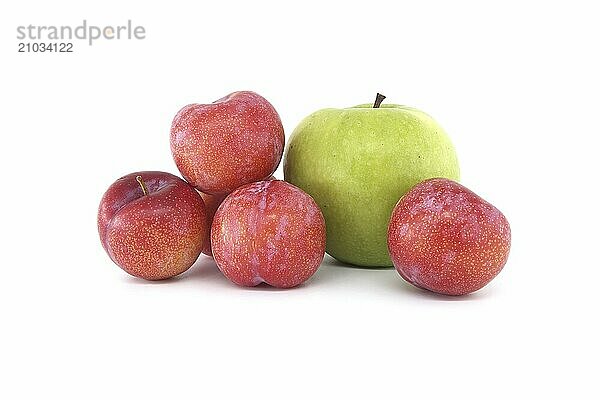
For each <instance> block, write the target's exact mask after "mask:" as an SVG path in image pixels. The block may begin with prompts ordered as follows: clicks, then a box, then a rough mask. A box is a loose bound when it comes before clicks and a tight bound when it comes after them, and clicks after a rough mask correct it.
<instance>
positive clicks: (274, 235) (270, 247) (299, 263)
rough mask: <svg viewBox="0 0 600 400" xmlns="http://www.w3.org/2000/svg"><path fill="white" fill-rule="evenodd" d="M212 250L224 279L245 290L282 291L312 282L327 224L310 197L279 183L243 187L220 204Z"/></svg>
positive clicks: (293, 187)
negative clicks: (264, 287)
mask: <svg viewBox="0 0 600 400" xmlns="http://www.w3.org/2000/svg"><path fill="white" fill-rule="evenodd" d="M211 244H212V251H213V256H214V259H215V262H216V263H217V266H218V267H219V269H220V270H221V271H222V272H223V274H224V275H225V276H226V277H227V278H228V279H229V280H231V281H232V282H234V283H236V284H238V285H241V286H256V285H258V284H260V283H262V282H265V283H267V284H269V285H271V286H275V287H278V288H289V287H294V286H297V285H299V284H301V283H303V282H305V281H306V280H307V279H308V278H310V277H311V276H312V275H313V274H314V273H315V272H316V270H317V269H318V268H319V265H320V263H321V261H322V260H323V256H324V255H325V220H324V218H323V214H322V213H321V210H320V209H319V207H318V206H317V204H316V203H315V201H314V200H313V199H312V197H310V196H309V195H308V194H306V193H304V192H303V191H302V190H300V189H298V188H297V187H295V186H293V185H291V184H289V183H287V182H284V181H278V180H271V181H261V182H255V183H251V184H249V185H246V186H242V187H241V188H239V189H237V190H236V191H234V192H233V193H231V194H230V195H229V196H227V198H226V199H225V200H224V201H223V203H221V206H220V207H219V209H218V210H217V212H216V214H215V217H214V219H213V224H212V229H211Z"/></svg>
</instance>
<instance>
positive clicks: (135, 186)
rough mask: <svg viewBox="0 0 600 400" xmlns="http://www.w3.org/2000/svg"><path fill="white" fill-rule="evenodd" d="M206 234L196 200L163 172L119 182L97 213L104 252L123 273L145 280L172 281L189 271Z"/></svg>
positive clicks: (203, 214) (201, 204) (199, 200)
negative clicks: (176, 276) (169, 279)
mask: <svg viewBox="0 0 600 400" xmlns="http://www.w3.org/2000/svg"><path fill="white" fill-rule="evenodd" d="M207 230H208V226H207V223H206V210H205V207H204V202H203V201H202V198H201V197H200V194H199V193H198V192H196V190H194V188H192V187H191V186H190V185H189V184H187V183H186V182H184V181H183V180H182V179H180V178H178V177H176V176H174V175H171V174H169V173H166V172H154V171H145V172H136V173H133V174H129V175H126V176H124V177H122V178H120V179H118V180H117V181H116V182H115V183H113V184H112V185H111V186H110V187H109V188H108V190H107V191H106V193H105V194H104V196H103V197H102V201H101V202H100V207H99V210H98V232H99V234H100V241H101V242H102V246H103V247H104V250H106V252H107V253H108V255H109V256H110V258H111V259H112V260H113V261H114V263H115V264H117V265H118V266H119V267H121V268H122V269H123V270H125V271H126V272H128V273H129V274H131V275H133V276H137V277H139V278H143V279H147V280H159V279H167V278H171V277H173V276H175V275H178V274H180V273H182V272H184V271H186V270H187V269H188V268H189V267H191V266H192V264H194V262H195V261H196V259H197V258H198V256H199V255H200V252H201V251H202V247H203V245H204V241H205V238H206V232H207Z"/></svg>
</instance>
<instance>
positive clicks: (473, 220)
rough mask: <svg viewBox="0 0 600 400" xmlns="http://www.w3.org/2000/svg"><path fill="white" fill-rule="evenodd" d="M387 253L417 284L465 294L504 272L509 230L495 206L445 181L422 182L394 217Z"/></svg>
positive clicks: (461, 187) (397, 208) (404, 273)
mask: <svg viewBox="0 0 600 400" xmlns="http://www.w3.org/2000/svg"><path fill="white" fill-rule="evenodd" d="M388 250H389V252H390V257H391V258H392V261H393V263H394V266H395V267H396V269H397V270H398V272H399V273H400V275H401V276H402V277H403V278H404V279H406V280H407V281H408V282H410V283H412V284H413V285H415V286H417V287H420V288H423V289H427V290H431V291H433V292H436V293H441V294H446V295H464V294H467V293H471V292H474V291H476V290H479V289H481V288H482V287H483V286H485V285H487V284H488V283H489V282H490V281H491V280H492V279H493V278H494V277H495V276H496V275H498V273H499V272H500V271H501V270H502V268H503V267H504V264H506V260H507V259H508V253H509V250H510V226H509V224H508V221H507V220H506V218H505V217H504V215H503V214H502V213H501V212H500V211H499V210H498V209H497V208H496V207H494V206H493V205H491V204H490V203H488V202H487V201H485V200H483V199H482V198H481V197H479V196H477V195H476V194H475V193H473V192H472V191H470V190H469V189H467V188H466V187H464V186H462V185H460V184H458V183H456V182H454V181H451V180H448V179H442V178H435V179H429V180H426V181H423V182H421V183H419V184H418V185H416V186H415V187H413V188H412V189H411V190H410V191H409V192H408V193H406V195H404V196H403V197H402V198H401V199H400V201H399V202H398V204H396V207H395V208H394V211H393V213H392V216H391V219H390V224H389V228H388Z"/></svg>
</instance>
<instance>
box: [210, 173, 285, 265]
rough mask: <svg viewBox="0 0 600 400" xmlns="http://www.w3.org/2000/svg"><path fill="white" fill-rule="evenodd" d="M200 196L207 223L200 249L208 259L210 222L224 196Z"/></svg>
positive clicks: (271, 178) (271, 177) (269, 178)
mask: <svg viewBox="0 0 600 400" xmlns="http://www.w3.org/2000/svg"><path fill="white" fill-rule="evenodd" d="M274 179H275V178H274V177H273V175H271V176H270V177H268V178H267V179H265V180H267V181H269V180H274ZM200 196H202V200H204V205H205V206H206V221H207V223H208V230H207V232H206V240H205V241H204V248H203V249H202V253H204V254H206V255H207V256H209V257H212V256H213V255H212V248H211V246H210V228H211V226H212V221H213V218H214V216H215V212H217V208H219V206H220V205H221V203H222V202H223V200H225V197H227V195H226V194H208V193H202V192H200Z"/></svg>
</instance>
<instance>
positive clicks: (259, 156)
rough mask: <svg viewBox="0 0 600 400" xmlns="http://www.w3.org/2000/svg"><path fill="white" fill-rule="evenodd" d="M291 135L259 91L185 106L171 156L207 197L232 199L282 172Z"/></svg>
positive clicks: (176, 124)
mask: <svg viewBox="0 0 600 400" xmlns="http://www.w3.org/2000/svg"><path fill="white" fill-rule="evenodd" d="M284 143H285V136H284V133H283V125H282V124H281V120H280V118H279V115H278V114H277V111H275V108H273V106H272V105H271V104H270V103H269V102H268V101H267V100H266V99H265V98H263V97H261V96H260V95H258V94H256V93H254V92H247V91H243V92H234V93H231V94H229V95H228V96H225V97H223V98H222V99H220V100H217V101H215V102H213V103H211V104H190V105H187V106H185V107H183V108H182V109H181V110H180V111H179V112H178V113H177V115H176V116H175V118H174V119H173V123H172V125H171V153H172V154H173V159H174V161H175V164H176V165H177V168H179V171H180V172H181V174H182V176H183V177H184V178H185V180H187V181H188V182H189V183H190V184H192V186H194V187H195V188H196V189H198V190H199V191H201V192H203V193H208V194H227V193H230V192H232V191H233V190H235V189H237V188H238V187H240V186H242V185H245V184H248V183H251V182H256V181H260V180H264V179H266V178H267V177H269V176H270V175H272V174H273V172H274V171H275V170H276V169H277V166H278V165H279V162H280V161H281V157H282V155H283V148H284Z"/></svg>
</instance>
